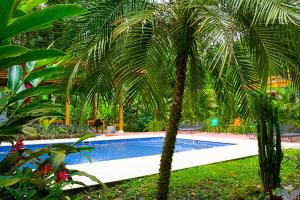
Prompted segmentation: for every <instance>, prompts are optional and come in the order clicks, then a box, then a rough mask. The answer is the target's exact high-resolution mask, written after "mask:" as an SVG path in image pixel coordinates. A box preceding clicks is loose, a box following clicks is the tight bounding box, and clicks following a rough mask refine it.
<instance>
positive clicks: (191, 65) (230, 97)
mask: <svg viewBox="0 0 300 200" xmlns="http://www.w3.org/2000/svg"><path fill="white" fill-rule="evenodd" d="M139 2H140V1H139ZM136 3H137V2H136V1H134V0H132V1H128V0H123V1H122V0H111V1H109V0H107V1H95V2H94V4H93V5H92V8H102V7H101V6H104V5H107V6H108V8H112V9H111V10H109V11H108V13H107V12H106V11H107V9H104V11H99V12H100V13H101V14H99V13H98V14H99V16H98V17H96V18H89V16H85V17H83V19H84V20H82V21H83V23H84V22H86V20H88V25H86V26H83V27H84V29H85V30H83V32H81V34H79V36H81V37H80V38H76V37H74V38H76V40H77V39H82V41H83V44H82V42H75V45H74V46H75V47H74V49H75V50H76V49H77V48H78V47H79V48H82V49H83V50H84V51H85V52H89V51H88V50H91V51H95V50H94V49H96V51H97V52H102V54H101V55H102V56H103V58H102V57H101V58H100V59H99V61H98V62H97V63H101V61H102V59H104V58H107V57H109V58H110V65H111V66H112V68H111V69H112V71H113V74H114V79H115V80H117V82H118V83H119V84H118V85H122V86H124V85H125V86H126V87H127V93H128V94H134V93H137V92H136V91H140V90H137V89H141V86H140V85H139V84H140V83H141V84H142V85H143V87H142V88H143V89H146V90H149V91H150V94H151V95H153V96H155V97H159V96H162V95H159V94H158V93H157V92H155V90H154V89H158V88H159V87H162V85H167V84H166V83H168V82H169V80H170V79H172V77H175V78H174V80H173V82H172V81H171V85H172V86H173V95H172V97H173V99H172V106H171V111H170V114H169V123H168V129H167V134H166V139H165V143H164V147H163V152H162V157H161V164H160V172H159V181H158V193H157V199H167V195H168V185H169V178H170V171H171V164H172V157H173V152H174V147H175V142H176V135H177V130H178V124H179V120H180V115H181V110H182V101H183V97H184V91H185V84H186V83H187V80H186V77H187V76H186V75H187V72H188V74H189V76H188V77H189V78H191V79H192V83H194V84H187V85H186V86H190V87H189V88H188V89H191V90H192V91H193V93H194V96H197V95H199V96H205V93H204V90H203V88H204V86H205V77H207V76H209V77H210V78H211V79H212V80H213V83H214V88H215V91H216V95H217V98H218V101H221V102H223V103H225V104H226V105H228V106H227V109H228V112H230V111H232V110H237V112H239V113H240V114H241V115H242V116H248V117H251V116H253V115H254V112H255V105H256V104H255V101H256V96H257V88H260V89H261V91H263V92H265V91H266V85H267V81H268V77H269V76H270V75H278V76H281V77H283V78H286V79H292V81H293V84H294V86H295V88H296V89H300V85H299V84H298V83H299V67H298V66H299V58H300V57H299V55H300V54H299V47H298V46H299V45H297V44H299V39H300V38H299V36H300V34H299V33H300V32H299V27H298V25H297V24H298V23H299V19H300V18H299V14H298V13H299V8H298V5H297V3H296V2H295V1H291V0H290V1H284V0H263V1H262V0H227V1H225V0H210V1H207V0H177V1H165V2H160V3H157V2H152V3H149V2H148V3H145V2H142V3H140V4H138V5H139V6H136V5H137V4H136ZM109 5H110V7H109ZM97 6H98V7H97ZM99 6H100V7H99ZM92 10H93V9H92ZM125 11H126V12H125ZM95 13H96V12H92V14H93V15H94V14H95ZM116 13H117V14H116ZM102 14H103V16H102ZM108 16H109V17H108ZM111 16H113V17H111ZM103 20H104V22H105V23H103ZM75 24H76V23H75ZM81 24H82V23H77V26H74V27H75V29H74V30H76V29H77V28H78V27H79V26H80V25H81ZM87 30H88V31H87ZM93 31H95V32H93ZM91 32H92V33H93V34H91ZM70 35H72V33H71V34H70ZM77 36H78V34H77ZM69 38H71V37H69ZM287 38H293V40H290V39H289V40H288V39H287ZM104 40H105V42H103V41H104ZM104 44H105V45H104ZM71 46H72V45H71ZM108 47H109V48H108ZM87 49H88V50H87ZM84 51H81V52H84ZM104 52H105V54H104ZM85 55H86V54H85ZM88 55H89V56H90V57H92V58H98V57H97V56H98V55H97V56H93V54H92V53H90V54H88ZM94 60H95V59H94ZM170 66H174V67H173V69H171V68H170ZM162 69H169V70H168V71H165V75H166V79H165V77H156V76H155V74H156V72H157V71H159V72H160V73H161V72H162V71H163V70H162ZM174 69H175V70H174ZM168 72H169V73H168ZM89 73H90V74H94V75H96V74H97V72H96V71H95V70H92V71H90V72H89ZM258 83H260V84H258ZM158 86H159V87H158ZM158 91H159V90H158ZM154 99H155V100H158V99H161V98H154Z"/></svg>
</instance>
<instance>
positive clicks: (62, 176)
mask: <svg viewBox="0 0 300 200" xmlns="http://www.w3.org/2000/svg"><path fill="white" fill-rule="evenodd" d="M68 178H69V174H68V171H67V170H65V169H63V170H60V171H59V172H57V173H56V178H55V182H57V183H58V182H61V181H66V180H68Z"/></svg>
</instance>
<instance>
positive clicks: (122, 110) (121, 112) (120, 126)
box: [119, 102, 124, 133]
mask: <svg viewBox="0 0 300 200" xmlns="http://www.w3.org/2000/svg"><path fill="white" fill-rule="evenodd" d="M123 117H124V108H123V103H122V102H121V104H120V108H119V133H123V132H124V130H123V128H124V119H123Z"/></svg>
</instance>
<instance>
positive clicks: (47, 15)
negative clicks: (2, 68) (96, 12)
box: [5, 4, 85, 39]
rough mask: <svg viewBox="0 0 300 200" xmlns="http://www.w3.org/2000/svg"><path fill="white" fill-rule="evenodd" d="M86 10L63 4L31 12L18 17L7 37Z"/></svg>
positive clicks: (9, 28)
mask: <svg viewBox="0 0 300 200" xmlns="http://www.w3.org/2000/svg"><path fill="white" fill-rule="evenodd" d="M84 12H85V10H84V9H83V8H81V7H79V6H76V5H62V4H60V5H54V6H50V7H48V8H45V9H42V10H37V11H34V12H31V13H29V14H27V15H24V16H22V17H19V18H17V20H15V21H14V22H13V23H12V24H10V25H9V26H8V27H7V31H6V33H5V39H9V38H11V37H13V36H15V35H18V34H20V33H24V32H26V31H29V30H32V29H33V28H35V27H37V26H41V25H43V24H48V23H50V22H54V21H56V20H58V19H62V18H65V17H71V16H77V15H80V14H83V13H84Z"/></svg>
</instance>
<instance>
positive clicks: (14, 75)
mask: <svg viewBox="0 0 300 200" xmlns="http://www.w3.org/2000/svg"><path fill="white" fill-rule="evenodd" d="M22 74H23V70H22V66H21V65H14V66H12V67H10V68H9V69H8V73H7V79H8V80H7V86H8V89H9V90H10V91H12V92H15V91H16V90H17V89H18V87H19V85H20V81H21V79H22Z"/></svg>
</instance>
